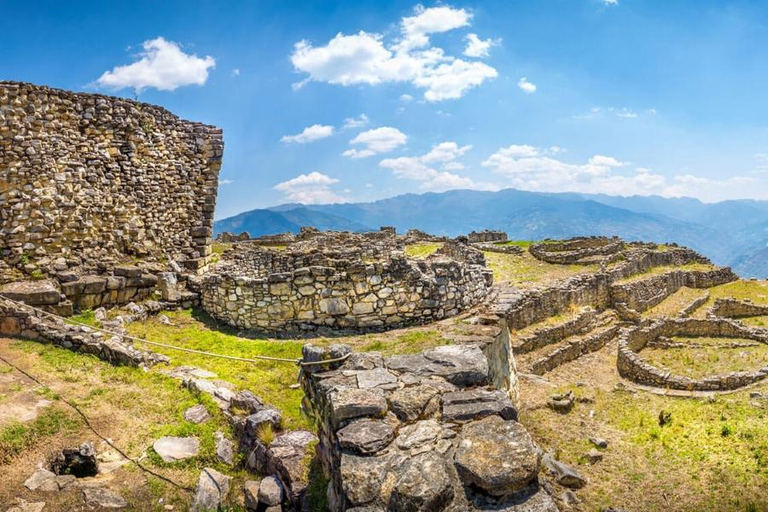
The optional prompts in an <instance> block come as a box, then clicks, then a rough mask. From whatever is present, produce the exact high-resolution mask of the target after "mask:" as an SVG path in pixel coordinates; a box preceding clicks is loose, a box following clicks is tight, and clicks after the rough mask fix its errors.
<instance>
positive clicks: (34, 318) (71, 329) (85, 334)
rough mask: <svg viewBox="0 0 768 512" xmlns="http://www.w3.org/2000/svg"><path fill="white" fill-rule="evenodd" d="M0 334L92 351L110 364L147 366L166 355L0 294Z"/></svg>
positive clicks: (165, 359) (85, 351)
mask: <svg viewBox="0 0 768 512" xmlns="http://www.w3.org/2000/svg"><path fill="white" fill-rule="evenodd" d="M0 335H3V336H12V337H19V338H23V339H27V340H36V341H40V342H44V343H52V344H54V345H58V346H60V347H63V348H67V349H70V350H74V351H77V352H83V353H85V354H94V355H96V356H97V357H99V358H101V359H104V360H105V361H109V362H110V363H114V364H123V365H130V366H151V365H153V364H155V363H158V362H164V361H168V358H167V357H165V356H162V355H159V354H155V353H153V352H148V351H144V350H138V349H136V348H134V347H133V345H132V344H131V343H130V342H127V341H124V340H123V339H122V338H120V337H119V336H112V337H108V336H107V335H104V334H102V333H100V332H97V331H95V330H93V329H90V328H88V327H83V326H78V325H69V324H66V323H65V322H64V321H62V320H55V319H52V318H51V317H49V316H46V315H44V314H42V313H38V312H35V311H32V310H30V309H29V308H27V307H24V306H20V305H18V304H15V303H14V302H12V301H10V300H7V299H4V298H2V297H0Z"/></svg>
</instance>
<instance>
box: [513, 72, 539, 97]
mask: <svg viewBox="0 0 768 512" xmlns="http://www.w3.org/2000/svg"><path fill="white" fill-rule="evenodd" d="M517 86H518V87H519V88H520V90H522V91H523V92H524V93H526V94H533V93H535V92H536V89H537V87H536V85H535V84H532V83H531V82H529V81H528V77H525V76H524V77H523V78H521V79H520V80H518V82H517Z"/></svg>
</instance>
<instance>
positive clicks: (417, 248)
mask: <svg viewBox="0 0 768 512" xmlns="http://www.w3.org/2000/svg"><path fill="white" fill-rule="evenodd" d="M440 247H442V244H429V243H424V244H412V245H407V246H405V255H406V256H408V257H410V258H419V259H423V258H426V257H427V256H429V255H431V254H434V253H435V252H436V251H437V250H438V249H439V248H440Z"/></svg>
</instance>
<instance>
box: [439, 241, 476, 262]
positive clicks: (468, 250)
mask: <svg viewBox="0 0 768 512" xmlns="http://www.w3.org/2000/svg"><path fill="white" fill-rule="evenodd" d="M435 253H436V254H440V255H443V256H448V257H449V258H453V259H454V260H456V261H462V262H464V263H468V264H470V265H481V266H483V267H484V266H485V255H484V254H483V253H482V251H480V250H478V249H476V248H474V247H472V246H471V245H468V244H465V243H463V242H446V243H444V244H443V245H442V246H441V247H439V248H438V249H437V251H436V252H435Z"/></svg>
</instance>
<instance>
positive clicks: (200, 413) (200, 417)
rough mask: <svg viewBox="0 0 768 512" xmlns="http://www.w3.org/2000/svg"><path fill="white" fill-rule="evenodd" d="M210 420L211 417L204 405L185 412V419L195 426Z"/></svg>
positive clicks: (198, 405)
mask: <svg viewBox="0 0 768 512" xmlns="http://www.w3.org/2000/svg"><path fill="white" fill-rule="evenodd" d="M210 418H211V415H210V414H208V409H206V408H205V406H204V405H203V404H197V405H195V406H192V407H190V408H189V409H187V410H186V411H184V419H185V420H187V421H189V422H192V423H195V424H199V423H203V422H204V421H208V420H209V419H210Z"/></svg>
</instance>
